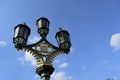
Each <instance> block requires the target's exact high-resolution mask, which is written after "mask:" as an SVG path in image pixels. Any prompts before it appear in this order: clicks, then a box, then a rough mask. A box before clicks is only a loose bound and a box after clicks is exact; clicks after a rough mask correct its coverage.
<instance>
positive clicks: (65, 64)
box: [59, 62, 68, 68]
mask: <svg viewBox="0 0 120 80" xmlns="http://www.w3.org/2000/svg"><path fill="white" fill-rule="evenodd" d="M67 66H68V63H66V62H65V63H63V64H60V65H59V68H66V67H67Z"/></svg>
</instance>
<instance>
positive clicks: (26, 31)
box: [24, 29, 29, 39]
mask: <svg viewBox="0 0 120 80" xmlns="http://www.w3.org/2000/svg"><path fill="white" fill-rule="evenodd" d="M28 36H29V30H28V29H26V30H25V32H24V38H25V39H27V38H28Z"/></svg>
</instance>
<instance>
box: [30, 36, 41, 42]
mask: <svg viewBox="0 0 120 80" xmlns="http://www.w3.org/2000/svg"><path fill="white" fill-rule="evenodd" d="M39 40H40V37H37V36H34V37H33V38H30V39H29V42H30V43H35V42H37V41H39Z"/></svg>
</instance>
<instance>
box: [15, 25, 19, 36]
mask: <svg viewBox="0 0 120 80" xmlns="http://www.w3.org/2000/svg"><path fill="white" fill-rule="evenodd" d="M18 33H19V27H17V28H16V29H15V33H14V37H17V36H18Z"/></svg>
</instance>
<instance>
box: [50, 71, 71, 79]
mask: <svg viewBox="0 0 120 80" xmlns="http://www.w3.org/2000/svg"><path fill="white" fill-rule="evenodd" d="M51 77H52V79H53V80H72V77H71V76H67V75H66V73H65V72H62V71H61V72H54V73H53V74H52V76H51Z"/></svg>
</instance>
